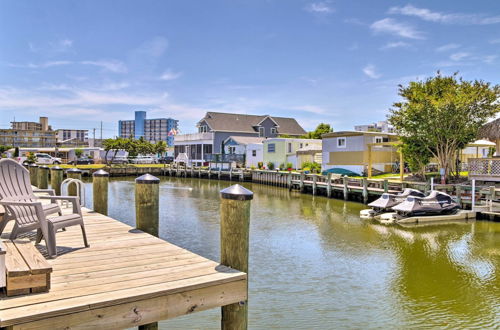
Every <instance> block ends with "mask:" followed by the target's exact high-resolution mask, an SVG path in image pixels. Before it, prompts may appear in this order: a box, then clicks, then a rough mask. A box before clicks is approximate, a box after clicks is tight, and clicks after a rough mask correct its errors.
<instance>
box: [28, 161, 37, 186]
mask: <svg viewBox="0 0 500 330" xmlns="http://www.w3.org/2000/svg"><path fill="white" fill-rule="evenodd" d="M29 171H30V182H31V185H33V186H35V187H38V165H37V164H30V166H29Z"/></svg>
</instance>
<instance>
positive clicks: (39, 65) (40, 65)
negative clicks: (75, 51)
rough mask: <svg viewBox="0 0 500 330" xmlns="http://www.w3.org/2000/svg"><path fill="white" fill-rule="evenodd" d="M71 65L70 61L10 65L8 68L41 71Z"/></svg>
mask: <svg viewBox="0 0 500 330" xmlns="http://www.w3.org/2000/svg"><path fill="white" fill-rule="evenodd" d="M69 64H73V62H71V61H47V62H43V63H28V64H15V63H10V64H8V66H10V67H13V68H27V69H43V68H50V67H53V66H62V65H69Z"/></svg>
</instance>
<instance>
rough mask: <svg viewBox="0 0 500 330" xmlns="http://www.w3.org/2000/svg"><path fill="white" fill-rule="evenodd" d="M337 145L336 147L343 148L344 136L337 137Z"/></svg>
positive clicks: (344, 143)
mask: <svg viewBox="0 0 500 330" xmlns="http://www.w3.org/2000/svg"><path fill="white" fill-rule="evenodd" d="M337 147H338V148H345V147H346V138H345V137H339V138H337Z"/></svg>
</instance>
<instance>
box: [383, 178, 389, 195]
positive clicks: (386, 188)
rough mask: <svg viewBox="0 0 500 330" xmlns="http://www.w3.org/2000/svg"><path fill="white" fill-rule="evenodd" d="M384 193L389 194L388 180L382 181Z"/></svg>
mask: <svg viewBox="0 0 500 330" xmlns="http://www.w3.org/2000/svg"><path fill="white" fill-rule="evenodd" d="M384 192H385V193H387V192H389V180H387V179H384Z"/></svg>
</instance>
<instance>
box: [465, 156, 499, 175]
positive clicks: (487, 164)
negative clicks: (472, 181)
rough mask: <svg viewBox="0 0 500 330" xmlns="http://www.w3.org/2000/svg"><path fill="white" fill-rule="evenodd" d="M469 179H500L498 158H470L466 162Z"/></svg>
mask: <svg viewBox="0 0 500 330" xmlns="http://www.w3.org/2000/svg"><path fill="white" fill-rule="evenodd" d="M468 167H469V176H470V177H477V176H478V177H494V178H498V179H500V158H471V159H469V160H468Z"/></svg>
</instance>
